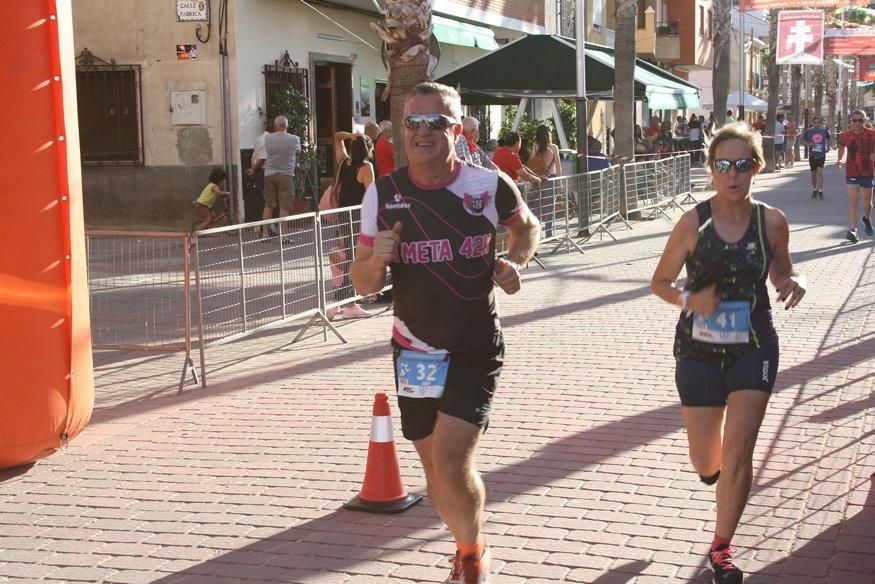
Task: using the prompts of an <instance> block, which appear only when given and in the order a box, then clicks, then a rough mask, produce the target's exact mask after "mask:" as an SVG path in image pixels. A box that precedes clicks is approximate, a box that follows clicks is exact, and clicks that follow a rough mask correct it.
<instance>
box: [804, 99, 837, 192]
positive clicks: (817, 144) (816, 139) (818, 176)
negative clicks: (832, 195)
mask: <svg viewBox="0 0 875 584" xmlns="http://www.w3.org/2000/svg"><path fill="white" fill-rule="evenodd" d="M811 123H812V126H811V127H810V128H808V129H807V130H805V134H803V135H802V143H803V144H805V146H807V147H808V167H809V168H810V169H811V186H812V188H813V189H814V190H812V191H811V198H812V199H821V200H823V165H824V163H825V162H826V153H827V152H829V141H830V140H831V139H832V135H831V134H830V133H829V130H827V129H826V128H824V127H823V118H822V117H820V116H814V117H813V118H812V119H811Z"/></svg>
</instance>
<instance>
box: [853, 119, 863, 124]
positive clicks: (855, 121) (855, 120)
mask: <svg viewBox="0 0 875 584" xmlns="http://www.w3.org/2000/svg"><path fill="white" fill-rule="evenodd" d="M851 121H852V122H854V123H855V124H862V123H863V122H865V121H866V120H864V119H863V118H851Z"/></svg>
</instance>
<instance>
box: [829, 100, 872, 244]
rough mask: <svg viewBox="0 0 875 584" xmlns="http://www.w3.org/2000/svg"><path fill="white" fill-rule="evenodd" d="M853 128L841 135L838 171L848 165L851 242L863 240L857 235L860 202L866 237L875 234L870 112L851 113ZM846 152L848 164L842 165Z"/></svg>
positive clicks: (837, 162)
mask: <svg viewBox="0 0 875 584" xmlns="http://www.w3.org/2000/svg"><path fill="white" fill-rule="evenodd" d="M850 120H851V129H850V130H848V131H846V132H842V133H841V134H839V154H838V160H837V161H836V168H841V167H842V165H843V164H844V166H845V183H847V186H848V199H849V201H848V202H849V206H848V224H849V226H850V228H849V230H848V233H847V236H846V237H847V238H848V240H849V241H850V242H851V243H857V242H858V241H860V238H859V236H858V235H857V212H858V208H859V204H858V201H859V199H861V198H862V199H863V216H862V221H863V228H864V229H865V231H866V235H868V236H870V237H871V236H872V235H875V230H873V229H872V221H871V220H870V218H869V215H871V213H872V187H873V186H875V130H873V129H871V128H867V127H865V126H864V125H863V124H865V123H866V121H867V119H866V112H864V111H863V110H856V111H854V113H852V114H851V117H850ZM845 150H847V151H848V157H847V160H846V162H844V163H843V162H842V158H843V157H844V154H845Z"/></svg>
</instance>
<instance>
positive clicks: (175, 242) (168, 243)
mask: <svg viewBox="0 0 875 584" xmlns="http://www.w3.org/2000/svg"><path fill="white" fill-rule="evenodd" d="M85 238H86V250H87V262H88V300H89V305H90V310H91V341H92V344H93V346H94V348H96V349H140V350H154V351H180V350H181V351H185V360H184V362H183V365H182V374H181V375H180V379H179V391H180V392H181V391H182V386H183V384H184V383H185V378H186V374H187V373H188V372H190V373H191V376H192V377H193V378H194V381H195V382H197V381H198V374H197V371H196V370H195V367H194V362H193V360H192V358H191V351H192V326H191V322H192V320H191V303H192V298H193V292H194V291H193V290H192V287H191V281H192V280H191V266H190V263H189V254H188V249H189V246H190V242H191V240H190V236H189V234H188V233H160V232H148V231H89V232H87V233H86V234H85ZM203 371H204V369H203V361H201V376H203Z"/></svg>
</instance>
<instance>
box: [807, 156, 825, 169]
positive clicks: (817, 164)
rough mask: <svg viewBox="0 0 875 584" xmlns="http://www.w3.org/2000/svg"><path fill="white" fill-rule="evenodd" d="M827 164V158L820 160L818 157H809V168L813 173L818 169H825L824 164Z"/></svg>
mask: <svg viewBox="0 0 875 584" xmlns="http://www.w3.org/2000/svg"><path fill="white" fill-rule="evenodd" d="M825 162H826V158H818V157H816V156H809V157H808V168H810V169H811V172H814V171H815V170H817V169H818V168H823V165H824V163H825Z"/></svg>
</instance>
